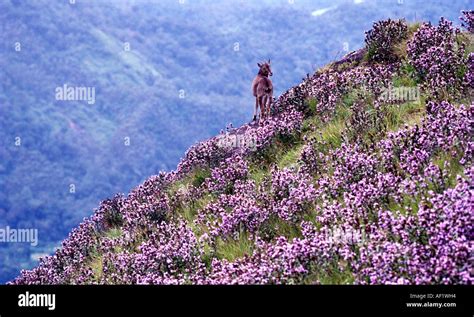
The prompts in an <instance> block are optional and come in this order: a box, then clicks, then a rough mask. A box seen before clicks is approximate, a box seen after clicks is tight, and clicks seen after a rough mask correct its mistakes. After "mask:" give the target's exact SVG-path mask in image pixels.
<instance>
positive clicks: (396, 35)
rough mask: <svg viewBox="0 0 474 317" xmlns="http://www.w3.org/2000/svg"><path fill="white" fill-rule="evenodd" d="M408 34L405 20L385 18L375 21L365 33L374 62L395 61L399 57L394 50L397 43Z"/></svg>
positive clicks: (370, 55)
mask: <svg viewBox="0 0 474 317" xmlns="http://www.w3.org/2000/svg"><path fill="white" fill-rule="evenodd" d="M407 36H408V26H407V24H406V22H405V20H391V19H387V20H383V21H378V22H375V23H374V25H373V26H372V29H371V30H369V31H367V32H366V33H365V44H366V46H367V55H368V58H369V60H370V61H373V62H395V61H397V60H398V57H397V56H396V55H395V53H394V52H393V48H394V46H395V44H397V43H399V42H400V41H402V40H403V39H406V38H407Z"/></svg>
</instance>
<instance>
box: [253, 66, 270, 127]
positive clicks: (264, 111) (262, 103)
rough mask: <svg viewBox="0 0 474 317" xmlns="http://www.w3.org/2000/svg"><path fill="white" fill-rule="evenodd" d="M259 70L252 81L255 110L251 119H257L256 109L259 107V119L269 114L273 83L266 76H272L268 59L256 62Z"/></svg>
mask: <svg viewBox="0 0 474 317" xmlns="http://www.w3.org/2000/svg"><path fill="white" fill-rule="evenodd" d="M257 65H258V67H259V71H258V74H257V76H256V77H255V79H254V80H253V82H252V92H253V95H254V97H255V111H254V114H253V120H254V121H255V120H257V111H258V108H259V107H260V117H259V120H260V119H265V118H267V117H268V116H269V115H270V106H271V104H272V99H273V84H272V81H271V80H270V78H268V76H272V75H273V73H272V69H271V67H270V60H268V62H264V63H257Z"/></svg>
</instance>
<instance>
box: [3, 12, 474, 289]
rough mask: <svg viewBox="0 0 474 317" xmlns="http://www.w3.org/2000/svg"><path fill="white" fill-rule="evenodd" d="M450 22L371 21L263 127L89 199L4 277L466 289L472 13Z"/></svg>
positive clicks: (287, 96) (226, 134)
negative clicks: (125, 189)
mask: <svg viewBox="0 0 474 317" xmlns="http://www.w3.org/2000/svg"><path fill="white" fill-rule="evenodd" d="M463 19H464V26H465V28H466V29H467V31H465V32H461V30H458V29H456V28H454V27H453V26H452V23H451V22H449V21H447V20H445V19H441V20H440V22H439V24H438V25H431V24H428V23H425V24H421V25H420V24H416V25H407V23H406V22H405V21H403V20H396V21H394V20H386V21H380V22H377V23H375V24H374V26H373V28H372V30H371V31H369V32H367V34H366V47H365V48H364V49H362V50H360V51H356V52H353V53H351V54H348V55H347V56H345V57H344V58H343V59H342V60H340V61H339V62H336V63H333V64H331V65H327V66H326V67H324V68H322V69H320V70H318V71H317V72H316V73H314V74H313V75H311V76H308V77H307V78H306V79H305V80H304V81H303V82H302V83H301V84H299V85H298V86H295V87H293V88H291V89H289V90H288V91H287V92H285V93H284V94H282V95H281V96H280V97H279V98H278V100H277V101H276V102H275V104H274V108H273V112H272V117H271V118H270V119H269V120H267V121H265V122H262V123H260V124H251V125H246V126H243V127H240V128H238V129H234V128H232V127H229V128H228V129H227V131H223V133H222V134H221V135H218V136H216V137H214V138H211V139H209V140H207V141H204V142H200V143H198V144H196V145H195V146H193V147H191V148H190V149H189V150H188V151H187V152H186V155H185V157H184V158H183V159H182V160H181V162H180V163H179V164H178V166H177V168H176V170H175V171H173V172H169V173H165V172H163V173H160V174H159V175H155V176H152V177H150V178H149V179H148V180H146V181H145V182H144V183H143V184H142V185H140V186H138V187H137V188H135V189H134V190H132V191H131V192H130V193H129V194H128V195H127V196H124V195H117V196H115V197H114V198H113V199H108V200H106V201H104V202H102V203H101V205H100V207H99V208H98V209H97V210H96V212H95V213H94V215H93V216H92V217H90V218H88V219H85V220H84V222H83V223H82V224H81V225H80V226H79V227H78V228H76V229H75V230H73V231H72V232H71V234H70V235H69V237H68V238H67V239H66V240H65V241H64V242H63V244H62V247H61V248H60V249H59V250H57V252H56V253H55V254H54V255H53V256H50V257H46V258H44V259H42V260H41V263H40V265H39V266H38V267H37V268H35V269H33V270H29V271H23V272H22V273H21V275H20V276H19V277H18V278H17V279H15V280H14V281H12V283H13V284H94V283H99V284H143V283H144V284H185V283H191V284H261V283H265V284H266V283H278V284H279V283H289V284H292V283H323V284H324V283H331V284H333V283H334V284H346V283H358V284H391V283H397V284H408V283H410V284H433V283H436V284H438V283H440V284H441V283H446V284H452V283H456V284H457V283H461V284H468V283H471V282H472V281H471V280H470V275H469V272H470V271H472V263H469V261H468V260H469V256H470V253H471V252H472V251H473V249H472V247H473V245H472V241H471V240H472V238H473V237H472V232H474V231H473V221H472V220H473V219H472V217H473V215H472V210H473V208H474V199H473V194H474V188H473V187H474V167H473V165H472V164H473V154H474V152H473V151H474V140H473V136H474V125H473V118H474V116H473V115H474V108H473V106H474V104H473V103H472V96H473V88H474V54H473V53H472V50H473V35H472V30H473V27H474V24H473V12H472V11H471V12H467V13H465V14H464V15H463ZM470 32H471V33H470Z"/></svg>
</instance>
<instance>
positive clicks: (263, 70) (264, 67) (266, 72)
mask: <svg viewBox="0 0 474 317" xmlns="http://www.w3.org/2000/svg"><path fill="white" fill-rule="evenodd" d="M257 65H258V67H259V68H260V70H259V71H258V74H259V75H262V76H272V75H273V73H272V68H271V67H270V60H268V62H264V63H257Z"/></svg>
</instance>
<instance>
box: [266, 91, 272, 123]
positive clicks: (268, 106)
mask: <svg viewBox="0 0 474 317" xmlns="http://www.w3.org/2000/svg"><path fill="white" fill-rule="evenodd" d="M272 100H273V97H272V96H270V95H268V96H267V107H266V110H267V117H268V118H269V117H270V111H271V107H272Z"/></svg>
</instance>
